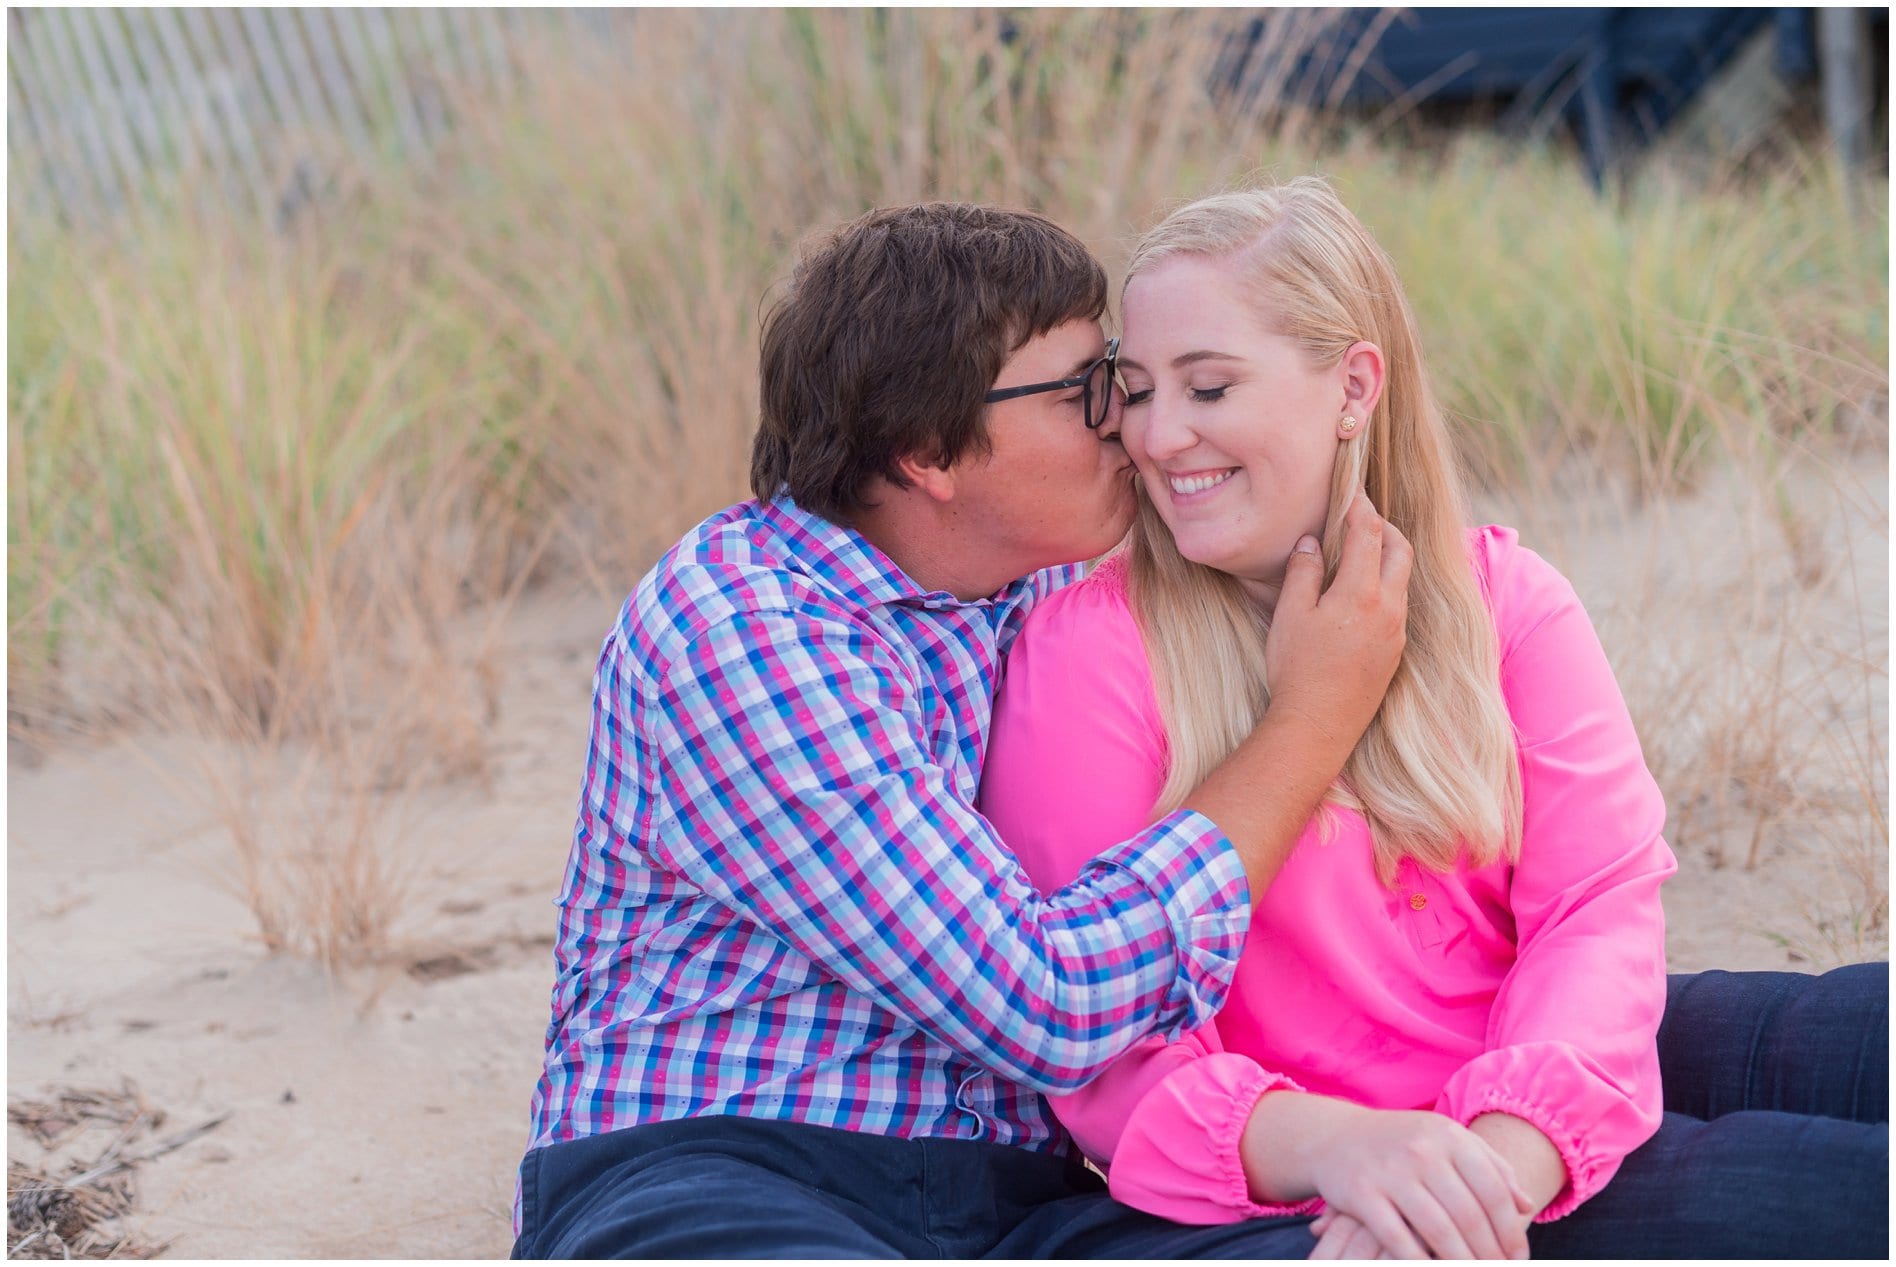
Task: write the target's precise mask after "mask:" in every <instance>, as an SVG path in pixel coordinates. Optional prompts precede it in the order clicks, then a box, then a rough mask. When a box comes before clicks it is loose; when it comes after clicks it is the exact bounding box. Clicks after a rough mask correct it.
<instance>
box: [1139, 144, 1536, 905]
mask: <svg viewBox="0 0 1896 1267" xmlns="http://www.w3.org/2000/svg"><path fill="white" fill-rule="evenodd" d="M1180 255H1187V256H1199V257H1203V258H1208V259H1215V260H1222V261H1227V262H1228V263H1229V265H1230V266H1231V268H1232V269H1233V271H1234V274H1235V275H1236V276H1237V277H1239V278H1240V279H1241V280H1242V282H1243V283H1244V285H1245V288H1246V290H1247V291H1248V293H1249V295H1250V297H1251V298H1252V301H1253V302H1254V303H1255V305H1256V311H1257V314H1258V315H1259V317H1261V318H1262V320H1263V323H1264V325H1265V327H1266V328H1267V329H1270V330H1273V331H1275V332H1277V333H1280V334H1283V335H1285V336H1287V337H1289V338H1291V339H1294V340H1295V341H1296V342H1297V343H1298V344H1300V345H1301V346H1302V348H1303V350H1304V352H1305V353H1306V354H1307V355H1308V357H1309V359H1310V362H1311V364H1312V365H1313V366H1315V367H1317V368H1319V369H1327V368H1329V367H1331V366H1333V365H1336V364H1337V363H1338V362H1339V361H1340V360H1341V359H1342V357H1343V354H1344V353H1345V352H1346V351H1347V350H1348V349H1349V347H1350V345H1351V344H1353V343H1356V342H1357V341H1359V340H1367V341H1369V342H1371V343H1374V344H1375V345H1376V346H1377V347H1379V348H1381V349H1382V353H1383V360H1384V366H1385V370H1386V383H1385V386H1384V390H1383V394H1382V398H1381V400H1380V401H1379V402H1378V403H1377V405H1376V408H1375V410H1374V411H1373V413H1372V414H1371V416H1369V417H1367V418H1359V419H1358V423H1359V426H1358V427H1357V429H1356V431H1355V433H1354V434H1353V435H1352V436H1350V438H1348V439H1345V440H1340V441H1339V442H1338V445H1337V455H1336V466H1335V470H1334V473H1333V475H1332V478H1331V482H1330V508H1329V513H1328V516H1327V519H1326V523H1325V527H1324V534H1323V557H1324V575H1325V578H1326V582H1327V580H1328V579H1329V578H1331V577H1334V576H1335V574H1336V565H1337V560H1338V558H1339V556H1340V553H1341V549H1342V543H1343V530H1342V520H1343V512H1344V511H1345V510H1347V509H1348V508H1349V503H1350V500H1351V498H1352V497H1353V496H1354V495H1355V491H1356V490H1357V489H1358V488H1364V489H1366V490H1367V491H1368V494H1369V498H1370V500H1371V502H1373V503H1374V504H1375V506H1376V508H1377V509H1378V510H1379V511H1381V512H1382V514H1383V515H1384V516H1385V517H1386V518H1387V519H1388V520H1389V522H1390V523H1392V524H1394V525H1395V526H1396V527H1397V528H1399V529H1401V530H1402V533H1403V535H1404V536H1406V537H1408V539H1409V541H1410V542H1411V543H1412V544H1413V545H1414V547H1415V564H1414V569H1413V571H1412V573H1411V576H1410V581H1409V615H1408V645H1407V647H1406V648H1405V650H1404V652H1403V656H1402V662H1401V665H1400V667H1399V668H1398V669H1397V670H1396V676H1395V680H1394V682H1393V683H1391V685H1390V687H1389V693H1388V695H1387V696H1386V697H1385V698H1384V700H1383V704H1382V707H1381V709H1380V710H1379V711H1378V712H1377V714H1376V717H1375V720H1374V721H1372V722H1371V723H1370V726H1369V730H1368V732H1367V733H1366V734H1365V735H1364V736H1363V739H1362V741H1361V742H1360V743H1358V744H1357V746H1356V751H1355V752H1354V753H1352V754H1351V756H1350V759H1349V762H1348V763H1347V764H1346V765H1345V766H1344V767H1343V773H1342V777H1341V778H1340V779H1339V780H1338V782H1337V784H1336V786H1334V787H1332V788H1331V789H1330V792H1329V794H1328V795H1327V796H1326V797H1325V800H1326V802H1329V803H1334V804H1339V805H1346V806H1354V807H1356V808H1359V809H1361V810H1362V812H1363V814H1364V816H1365V817H1366V818H1367V819H1368V820H1369V827H1370V831H1371V834H1372V836H1373V838H1374V840H1375V848H1376V871H1377V874H1378V875H1379V876H1380V877H1381V878H1382V881H1383V883H1385V884H1394V882H1395V877H1396V869H1397V866H1398V864H1399V863H1400V862H1401V860H1402V859H1403V858H1405V857H1407V858H1413V859H1414V860H1415V861H1416V862H1417V863H1419V864H1421V865H1423V866H1425V867H1429V868H1432V869H1434V870H1438V871H1447V870H1450V869H1452V868H1453V867H1454V866H1455V863H1456V860H1457V858H1458V856H1460V855H1461V854H1462V852H1463V851H1464V850H1466V852H1467V855H1468V856H1469V858H1470V859H1471V860H1472V861H1473V862H1475V863H1476V864H1477V865H1485V864H1487V863H1490V862H1493V861H1495V860H1496V859H1497V858H1500V857H1504V856H1505V857H1507V858H1508V859H1510V860H1512V859H1514V858H1517V857H1518V856H1519V852H1520V841H1521V778H1520V768H1519V765H1518V764H1517V755H1516V750H1515V741H1514V730H1513V725H1512V723H1511V721H1510V720H1509V717H1508V711H1507V705H1506V702H1505V701H1504V700H1503V699H1502V696H1501V683H1500V666H1499V655H1500V653H1499V649H1498V646H1497V641H1496V636H1495V631H1494V622H1493V619H1492V617H1491V616H1490V615H1489V613H1488V608H1487V605H1486V604H1485V603H1484V602H1483V601H1482V596H1481V591H1480V587H1479V585H1478V584H1477V582H1476V580H1475V577H1474V574H1473V572H1472V570H1471V568H1470V560H1469V555H1468V545H1467V536H1466V531H1467V528H1466V525H1467V520H1468V515H1467V511H1466V500H1465V497H1464V495H1463V492H1462V488H1461V480H1460V478H1459V475H1458V473H1457V470H1456V467H1455V460H1454V451H1453V448H1452V446H1451V445H1450V443H1449V438H1448V432H1447V428H1446V425H1445V424H1444V421H1443V418H1442V414H1441V411H1440V409H1439V408H1438V407H1437V405H1436V403H1435V399H1434V397H1433V395H1432V393H1431V392H1430V390H1429V385H1428V379H1427V376H1426V374H1425V373H1424V371H1423V367H1422V355H1421V347H1420V342H1419V340H1418V339H1417V337H1416V332H1415V320H1414V317H1413V315H1412V314H1411V313H1410V311H1409V304H1408V301H1407V300H1406V299H1405V298H1404V297H1403V293H1402V287H1401V284H1400V283H1399V282H1398V281H1397V279H1396V272H1395V268H1394V266H1393V265H1392V264H1391V263H1390V261H1389V257H1388V256H1387V255H1386V254H1384V253H1383V250H1382V248H1381V247H1380V246H1378V245H1377V244H1376V241H1375V239H1373V238H1372V237H1370V235H1369V232H1368V230H1366V229H1364V228H1363V226H1362V224H1361V223H1360V222H1359V221H1358V220H1357V219H1356V217H1355V216H1354V215H1352V214H1350V211H1349V209H1348V208H1346V207H1345V206H1344V205H1343V204H1342V202H1341V201H1340V200H1339V199H1338V198H1337V196H1336V194H1335V192H1334V191H1333V190H1332V189H1331V188H1330V186H1329V185H1328V183H1326V182H1325V181H1323V180H1322V179H1320V178H1317V177H1310V176H1307V177H1303V178H1301V179H1298V180H1293V181H1291V182H1289V183H1287V184H1282V185H1275V186H1271V187H1268V188H1260V189H1251V190H1247V191H1243V192H1238V193H1228V194H1219V195H1215V196H1213V197H1210V198H1203V199H1200V200H1199V201H1197V202H1194V203H1192V204H1191V205H1189V206H1187V207H1184V208H1182V209H1180V210H1178V211H1176V212H1174V213H1172V214H1171V215H1170V216H1167V217H1166V218H1165V220H1164V222H1162V223H1161V224H1159V225H1158V226H1157V227H1156V228H1154V229H1152V230H1151V231H1150V232H1149V233H1147V234H1146V235H1145V237H1144V238H1143V239H1142V240H1141V241H1140V243H1139V245H1138V247H1137V248H1136V249H1135V250H1134V252H1133V255H1132V261H1131V263H1130V265H1129V266H1128V269H1127V278H1126V280H1127V284H1128V286H1130V285H1131V283H1132V281H1133V279H1135V278H1137V277H1138V276H1139V274H1140V273H1142V272H1144V271H1145V270H1147V269H1150V268H1152V267H1154V266H1155V265H1157V264H1159V263H1160V262H1161V261H1163V260H1167V259H1170V258H1172V257H1174V256H1180ZM1336 421H1337V420H1336V419H1322V418H1313V419H1311V420H1310V425H1312V426H1335V425H1336ZM1127 555H1128V577H1127V579H1128V591H1129V594H1130V597H1131V600H1132V607H1133V611H1134V614H1135V615H1136V616H1137V618H1138V621H1139V626H1140V630H1141V632H1142V633H1143V635H1144V637H1145V641H1146V647H1147V651H1148V654H1149V655H1150V657H1151V660H1152V668H1153V675H1154V678H1155V679H1156V683H1157V688H1158V699H1159V707H1160V711H1161V714H1162V716H1163V718H1164V722H1165V728H1166V737H1167V742H1168V745H1169V748H1170V765H1169V769H1168V771H1167V775H1166V780H1165V785H1164V787H1163V788H1162V789H1161V791H1160V794H1159V803H1158V805H1157V806H1156V807H1155V809H1156V812H1157V813H1160V814H1163V813H1168V812H1170V811H1171V810H1173V809H1176V808H1177V807H1178V806H1179V805H1180V804H1182V803H1183V802H1184V801H1185V799H1186V797H1187V795H1188V794H1189V793H1190V792H1191V790H1192V789H1193V788H1194V787H1196V786H1197V785H1198V783H1199V782H1200V781H1201V780H1202V779H1203V778H1204V777H1205V776H1206V775H1207V774H1209V773H1210V772H1211V771H1212V769H1213V768H1214V767H1215V766H1217V765H1218V764H1219V763H1220V762H1221V761H1223V760H1224V759H1225V758H1226V757H1227V756H1229V755H1230V754H1231V752H1232V750H1233V749H1235V748H1236V747H1237V746H1238V744H1239V743H1241V742H1242V741H1243V740H1244V738H1245V736H1246V735H1248V734H1250V732H1251V730H1252V728H1253V727H1254V726H1255V725H1256V724H1257V721H1258V719H1259V718H1260V717H1262V716H1263V713H1264V709H1265V707H1266V705H1267V704H1268V702H1269V699H1270V691H1269V687H1268V685H1267V683H1266V682H1265V675H1264V636H1265V633H1266V628H1267V622H1266V621H1265V620H1264V619H1263V618H1262V617H1261V615H1260V613H1259V611H1258V609H1257V607H1256V606H1255V604H1253V603H1252V602H1251V601H1250V599H1249V598H1248V597H1247V595H1246V594H1245V592H1244V590H1243V589H1242V588H1241V587H1240V585H1239V583H1238V581H1237V580H1236V578H1234V577H1232V576H1230V575H1228V574H1226V573H1224V572H1220V571H1217V570H1216V569H1214V568H1210V567H1205V566H1203V565H1201V564H1197V563H1192V562H1190V561H1188V560H1186V559H1185V558H1184V557H1183V556H1181V555H1180V554H1179V552H1178V549H1177V547H1176V546H1175V545H1174V544H1173V540H1172V534H1171V532H1170V530H1169V529H1167V528H1166V526H1165V521H1164V520H1163V519H1161V518H1160V517H1159V514H1158V512H1157V510H1155V509H1154V508H1153V505H1152V502H1151V500H1150V498H1148V497H1146V496H1144V495H1143V494H1142V495H1141V497H1140V508H1139V515H1138V518H1137V520H1136V521H1135V522H1134V525H1133V529H1132V533H1131V535H1130V538H1129V540H1128V544H1127ZM1328 826H1329V824H1327V823H1326V828H1327V827H1328Z"/></svg>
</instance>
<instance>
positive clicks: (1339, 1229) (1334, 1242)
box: [1310, 1211, 1389, 1262]
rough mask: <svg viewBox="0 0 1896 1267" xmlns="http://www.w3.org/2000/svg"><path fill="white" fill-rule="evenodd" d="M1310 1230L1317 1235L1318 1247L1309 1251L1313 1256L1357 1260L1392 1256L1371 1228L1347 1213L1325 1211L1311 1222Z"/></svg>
mask: <svg viewBox="0 0 1896 1267" xmlns="http://www.w3.org/2000/svg"><path fill="white" fill-rule="evenodd" d="M1310 1231H1311V1232H1312V1233H1313V1234H1314V1235H1315V1236H1316V1238H1317V1247H1316V1248H1315V1249H1313V1250H1311V1251H1310V1257H1312V1258H1341V1259H1348V1260H1350V1261H1352V1262H1355V1261H1359V1260H1361V1259H1365V1258H1387V1257H1389V1255H1388V1254H1386V1253H1384V1252H1383V1247H1382V1246H1381V1245H1380V1244H1378V1243H1377V1240H1376V1237H1375V1236H1374V1235H1373V1234H1372V1233H1371V1232H1370V1230H1369V1229H1368V1228H1366V1227H1364V1226H1363V1225H1362V1224H1361V1223H1359V1222H1357V1221H1356V1219H1355V1218H1354V1217H1352V1216H1350V1215H1348V1214H1332V1213H1330V1212H1329V1211H1325V1212H1324V1213H1322V1214H1320V1215H1318V1216H1317V1221H1316V1222H1314V1223H1312V1224H1311V1225H1310Z"/></svg>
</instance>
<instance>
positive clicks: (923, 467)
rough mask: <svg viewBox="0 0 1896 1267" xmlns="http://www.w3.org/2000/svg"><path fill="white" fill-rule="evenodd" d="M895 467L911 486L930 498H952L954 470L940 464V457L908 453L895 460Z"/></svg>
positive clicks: (947, 499)
mask: <svg viewBox="0 0 1896 1267" xmlns="http://www.w3.org/2000/svg"><path fill="white" fill-rule="evenodd" d="M895 469H896V470H897V471H898V472H899V473H900V474H901V476H902V478H903V479H905V480H907V481H908V482H909V484H910V485H911V486H912V487H914V488H918V489H920V490H921V491H922V493H923V495H924V496H926V497H928V498H930V499H931V500H933V501H938V502H950V501H953V500H954V497H955V475H954V471H953V469H952V468H951V467H947V466H944V465H942V462H941V459H940V458H938V457H932V456H929V455H926V454H920V453H910V454H907V455H905V456H903V457H899V458H897V459H896V460H895Z"/></svg>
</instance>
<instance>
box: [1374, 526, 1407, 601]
mask: <svg viewBox="0 0 1896 1267" xmlns="http://www.w3.org/2000/svg"><path fill="white" fill-rule="evenodd" d="M1414 563H1415V547H1414V546H1412V545H1410V544H1409V539H1408V538H1407V537H1405V536H1403V535H1402V529H1400V528H1398V527H1396V526H1395V525H1394V524H1392V523H1388V522H1385V523H1384V524H1383V541H1382V583H1383V589H1384V591H1385V592H1387V593H1390V594H1403V595H1406V594H1407V593H1408V592H1409V569H1410V568H1411V567H1412V566H1413V565H1414Z"/></svg>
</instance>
